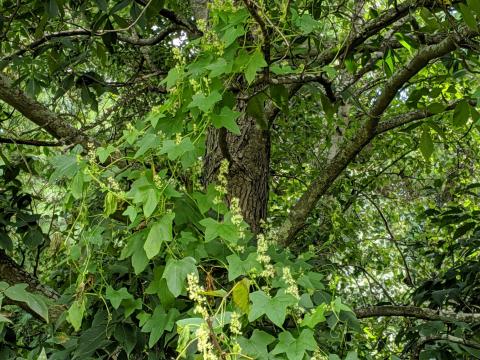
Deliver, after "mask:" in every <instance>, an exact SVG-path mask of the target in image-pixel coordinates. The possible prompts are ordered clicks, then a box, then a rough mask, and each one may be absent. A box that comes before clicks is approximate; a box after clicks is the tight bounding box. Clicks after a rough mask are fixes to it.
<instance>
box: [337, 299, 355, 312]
mask: <svg viewBox="0 0 480 360" xmlns="http://www.w3.org/2000/svg"><path fill="white" fill-rule="evenodd" d="M332 310H333V311H334V312H335V313H337V314H340V311H347V312H351V313H353V311H352V309H350V308H349V307H348V306H347V305H345V304H344V303H342V298H340V297H337V298H335V301H334V302H333V306H332Z"/></svg>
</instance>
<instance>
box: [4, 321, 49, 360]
mask: <svg viewBox="0 0 480 360" xmlns="http://www.w3.org/2000/svg"><path fill="white" fill-rule="evenodd" d="M0 321H1V320H0ZM37 360H48V358H47V353H46V352H45V348H44V347H42V351H41V352H40V355H38V357H37Z"/></svg>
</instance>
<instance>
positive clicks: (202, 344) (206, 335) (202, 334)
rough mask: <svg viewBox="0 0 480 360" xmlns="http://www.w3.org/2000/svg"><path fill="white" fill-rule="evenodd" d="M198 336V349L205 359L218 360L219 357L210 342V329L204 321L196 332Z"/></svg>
mask: <svg viewBox="0 0 480 360" xmlns="http://www.w3.org/2000/svg"><path fill="white" fill-rule="evenodd" d="M195 336H196V337H197V349H198V351H199V352H201V353H202V354H203V359H204V360H217V359H218V357H217V355H215V353H214V352H213V345H212V343H211V342H210V329H209V328H208V324H207V323H206V322H204V323H203V324H202V325H200V327H199V328H198V330H197V331H196V332H195Z"/></svg>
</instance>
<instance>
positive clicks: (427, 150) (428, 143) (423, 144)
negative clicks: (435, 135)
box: [420, 128, 433, 160]
mask: <svg viewBox="0 0 480 360" xmlns="http://www.w3.org/2000/svg"><path fill="white" fill-rule="evenodd" d="M420 151H421V152H422V155H423V157H424V158H425V160H429V159H430V156H432V153H433V140H432V136H431V135H430V130H429V129H428V128H424V129H423V133H422V138H421V140H420Z"/></svg>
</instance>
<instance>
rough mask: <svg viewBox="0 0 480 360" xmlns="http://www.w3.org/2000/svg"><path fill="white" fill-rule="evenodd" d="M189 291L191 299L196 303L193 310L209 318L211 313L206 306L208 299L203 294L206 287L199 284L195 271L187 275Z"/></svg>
mask: <svg viewBox="0 0 480 360" xmlns="http://www.w3.org/2000/svg"><path fill="white" fill-rule="evenodd" d="M187 291H188V297H189V298H190V300H193V301H194V302H195V303H196V304H195V308H194V310H193V311H194V312H195V313H196V314H199V315H202V317H203V318H204V319H208V316H209V315H208V310H207V308H206V304H207V299H206V298H205V296H203V295H202V293H203V292H204V291H205V289H204V288H203V286H200V285H199V282H198V276H197V275H196V274H194V273H191V274H188V275H187Z"/></svg>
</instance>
